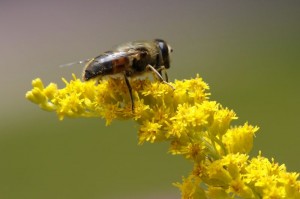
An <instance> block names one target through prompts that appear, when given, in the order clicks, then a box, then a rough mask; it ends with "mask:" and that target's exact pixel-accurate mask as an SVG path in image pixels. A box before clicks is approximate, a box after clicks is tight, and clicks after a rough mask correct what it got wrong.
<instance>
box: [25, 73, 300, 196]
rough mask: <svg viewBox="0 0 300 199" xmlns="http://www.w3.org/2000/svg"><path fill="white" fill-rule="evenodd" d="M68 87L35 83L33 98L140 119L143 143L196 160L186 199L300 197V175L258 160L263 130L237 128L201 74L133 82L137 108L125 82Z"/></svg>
mask: <svg viewBox="0 0 300 199" xmlns="http://www.w3.org/2000/svg"><path fill="white" fill-rule="evenodd" d="M63 81H64V82H65V84H66V86H65V87H64V88H62V89H58V88H57V86H56V85H55V84H53V83H51V84H49V85H48V86H47V87H44V85H43V82H42V81H41V80H40V79H35V80H33V81H32V86H33V88H32V90H31V91H28V92H27V93H26V98H27V99H28V100H30V101H31V102H33V103H35V104H37V105H39V106H40V107H41V108H42V109H44V110H47V111H55V112H56V113H57V115H58V117H59V119H60V120H62V119H63V118H64V117H102V118H104V119H106V124H107V125H109V124H110V123H111V122H112V121H113V120H115V119H122V120H124V119H133V120H135V121H136V122H137V123H138V124H139V132H138V139H139V144H143V143H144V142H150V143H154V142H160V141H167V142H169V143H170V148H169V152H170V153H171V154H173V155H182V156H183V157H185V158H186V159H189V160H190V161H192V162H193V164H194V168H193V171H192V172H191V174H190V175H189V176H188V177H187V178H183V182H182V183H175V186H177V187H179V189H180V190H181V193H182V198H183V199H192V198H195V199H197V198H266V199H267V198H295V199H300V182H299V181H298V180H297V179H298V177H299V173H288V172H287V171H286V168H285V166H284V165H278V164H277V163H275V162H274V160H272V161H269V160H268V159H266V158H264V157H262V156H261V154H259V155H258V157H254V158H252V159H251V158H249V156H248V153H249V152H250V151H251V149H252V146H253V138H254V136H255V133H256V132H257V131H258V129H259V128H258V127H256V126H252V125H249V124H248V123H247V122H246V123H245V124H244V125H241V126H232V125H231V122H232V121H233V120H236V119H237V116H236V114H235V112H234V111H233V110H230V109H228V108H224V107H223V106H221V105H220V104H219V103H217V102H215V101H211V100H209V96H210V93H208V89H209V87H208V85H207V84H206V83H205V82H204V81H203V80H202V79H201V78H200V77H199V75H197V77H196V78H194V79H190V80H183V81H179V80H176V81H175V82H173V83H170V85H172V86H173V87H174V88H175V90H173V89H172V88H171V87H170V86H169V85H166V84H163V83H159V82H151V81H149V80H148V79H145V80H140V79H135V80H132V81H131V87H132V91H133V98H134V104H135V109H134V112H132V109H131V99H130V95H129V93H128V88H127V86H126V83H125V82H124V81H123V80H122V79H113V78H110V79H108V80H103V81H101V82H99V83H98V84H96V82H95V81H88V82H82V81H81V80H79V79H77V78H76V77H75V75H73V80H71V81H70V82H68V81H66V80H65V79H63Z"/></svg>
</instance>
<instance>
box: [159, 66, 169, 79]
mask: <svg viewBox="0 0 300 199" xmlns="http://www.w3.org/2000/svg"><path fill="white" fill-rule="evenodd" d="M158 71H159V74H160V75H162V71H164V74H165V80H166V82H169V77H168V74H167V70H166V67H164V66H161V67H160V69H159V70H158Z"/></svg>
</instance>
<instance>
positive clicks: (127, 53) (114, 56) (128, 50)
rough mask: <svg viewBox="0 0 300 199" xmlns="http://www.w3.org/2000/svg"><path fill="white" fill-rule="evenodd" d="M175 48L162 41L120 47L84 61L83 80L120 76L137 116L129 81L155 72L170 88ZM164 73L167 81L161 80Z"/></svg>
mask: <svg viewBox="0 0 300 199" xmlns="http://www.w3.org/2000/svg"><path fill="white" fill-rule="evenodd" d="M172 51H173V50H172V48H171V47H170V46H169V45H168V44H167V43H166V42H165V41H164V40H162V39H155V40H152V41H133V42H129V43H125V44H122V45H119V46H117V47H116V48H115V50H113V51H106V52H104V53H102V54H100V55H99V56H97V57H95V58H92V59H88V60H85V61H81V62H79V63H83V62H86V64H85V66H84V69H83V74H82V79H83V81H88V80H90V79H101V78H102V77H104V76H115V75H121V76H123V77H124V79H125V82H126V85H127V88H128V91H129V95H130V99H131V108H132V112H134V100H133V96H132V88H131V85H130V82H129V79H128V78H132V77H136V76H141V75H143V74H145V73H147V72H152V73H153V74H154V76H155V77H157V79H158V80H159V81H161V82H162V83H165V84H168V85H169V86H170V87H171V88H172V89H174V88H173V86H172V85H170V84H169V83H168V75H167V73H166V69H168V68H170V54H171V52H172ZM162 72H164V75H165V79H164V78H163V77H162Z"/></svg>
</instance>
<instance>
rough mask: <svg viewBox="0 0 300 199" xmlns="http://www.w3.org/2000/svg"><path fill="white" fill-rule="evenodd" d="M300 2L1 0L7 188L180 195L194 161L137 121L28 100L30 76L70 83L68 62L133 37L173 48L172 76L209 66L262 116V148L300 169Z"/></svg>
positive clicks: (231, 104)
mask: <svg viewBox="0 0 300 199" xmlns="http://www.w3.org/2000/svg"><path fill="white" fill-rule="evenodd" d="M299 9H300V3H299V1H275V0H273V1H238V0H236V1H222V0H219V1H196V0H194V1H181V0H166V1H158V0H152V1H149V0H147V1H146V0H131V1H121V0H119V1H109V0H102V1H96V0H94V1H83V0H82V1H80V0H75V1H69V0H52V1H37V0H36V1H34V0H27V1H21V0H20V1H16V0H2V1H1V2H0V57H1V61H0V67H1V72H2V77H1V80H0V89H1V103H0V106H1V115H0V117H1V118H0V119H1V120H0V121H1V123H0V131H1V132H0V160H1V162H0V198H1V199H20V198H22V199H40V198H43V199H48V198H49V199H53V198H55V199H69V198H70V199H71V198H72V199H82V198H85V199H98V198H113V199H116V198H146V199H148V198H180V195H179V191H178V190H177V188H175V187H173V186H172V183H173V182H178V181H181V177H182V176H187V175H188V173H189V171H190V170H191V167H192V165H191V163H190V162H188V161H186V160H184V159H183V158H181V157H177V156H171V155H170V154H167V149H168V145H167V144H154V145H151V144H145V145H144V146H138V145H137V126H136V124H135V123H134V122H132V121H115V122H113V124H112V125H111V126H109V127H105V122H104V121H103V120H101V119H99V118H95V119H65V120H64V121H58V119H57V117H56V115H55V113H48V112H44V111H42V110H40V109H39V108H38V107H37V106H36V105H34V104H32V103H30V102H29V101H27V100H26V99H25V93H26V91H28V90H30V89H31V80H32V79H34V78H36V77H40V78H42V80H43V81H44V82H45V83H46V84H48V83H50V82H55V83H58V85H59V86H60V87H62V86H63V83H62V81H61V77H65V78H66V79H68V80H70V79H71V74H72V73H75V74H77V76H80V75H81V70H82V67H81V66H79V65H77V66H74V67H66V68H59V67H58V66H59V65H61V64H65V63H69V62H73V61H79V60H83V59H86V58H91V57H94V56H96V55H98V54H99V53H100V52H103V51H106V50H110V49H111V48H112V47H114V46H115V45H117V44H120V43H124V42H127V41H131V40H139V39H153V38H163V39H165V40H167V41H168V42H169V43H170V44H171V45H172V47H173V49H174V53H173V58H172V66H171V68H170V69H169V71H168V74H169V77H170V79H171V81H173V80H174V79H189V78H192V77H195V76H196V74H197V73H199V74H200V75H201V76H202V77H203V78H204V80H205V81H206V82H207V83H208V84H209V85H210V87H211V93H212V96H211V98H212V99H213V100H217V101H218V102H220V103H221V104H222V105H223V106H225V107H228V108H230V109H233V110H234V111H235V112H236V113H237V115H238V116H239V120H238V121H236V122H235V123H234V124H235V125H238V124H243V123H244V122H246V121H248V122H249V123H250V124H253V125H258V126H260V131H259V133H258V134H257V136H256V139H255V142H254V145H255V146H254V149H253V152H252V154H251V155H257V154H258V151H259V150H262V152H263V155H264V156H266V157H269V158H272V157H274V158H275V159H276V161H278V162H279V163H285V164H286V166H287V168H288V171H298V172H299V171H300V169H299V168H300V161H299V157H300V148H299V141H300V138H299V137H300V136H299V133H300V131H299V124H300V114H299V111H300V103H299V102H300V94H299V90H300V89H299V86H300V78H299V74H300V67H299V66H300V55H299V52H300V25H299V21H300V12H299Z"/></svg>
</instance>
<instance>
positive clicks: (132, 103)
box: [124, 74, 134, 113]
mask: <svg viewBox="0 0 300 199" xmlns="http://www.w3.org/2000/svg"><path fill="white" fill-rule="evenodd" d="M124 78H125V82H126V85H127V88H128V91H129V95H130V100H131V110H132V113H133V112H134V102H133V96H132V88H131V86H130V83H129V80H128V78H127V76H126V74H124Z"/></svg>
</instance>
